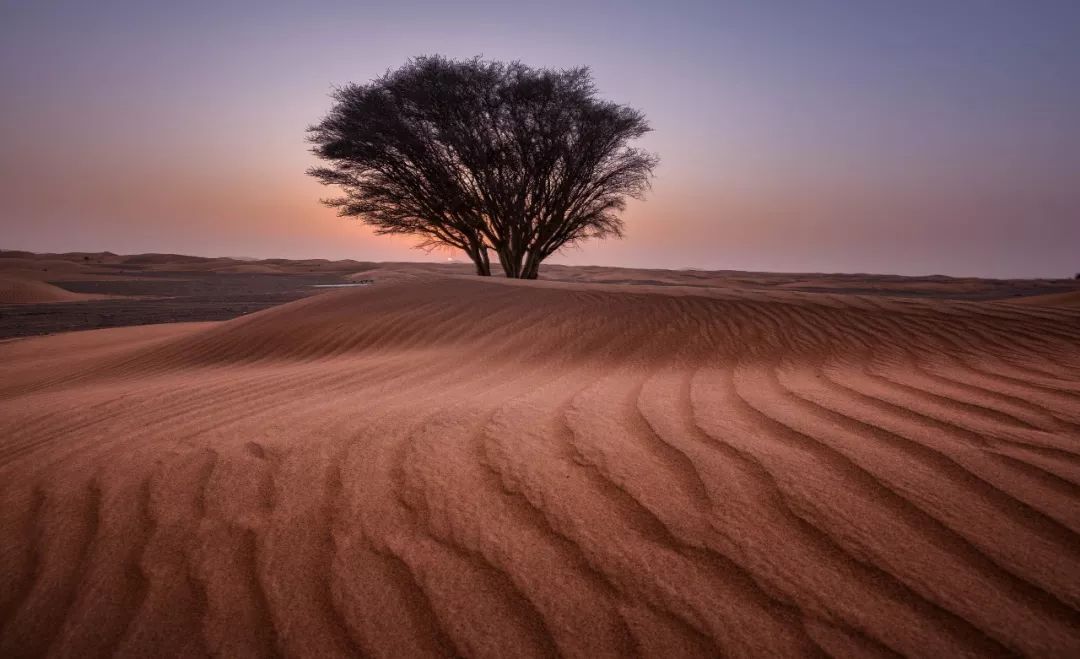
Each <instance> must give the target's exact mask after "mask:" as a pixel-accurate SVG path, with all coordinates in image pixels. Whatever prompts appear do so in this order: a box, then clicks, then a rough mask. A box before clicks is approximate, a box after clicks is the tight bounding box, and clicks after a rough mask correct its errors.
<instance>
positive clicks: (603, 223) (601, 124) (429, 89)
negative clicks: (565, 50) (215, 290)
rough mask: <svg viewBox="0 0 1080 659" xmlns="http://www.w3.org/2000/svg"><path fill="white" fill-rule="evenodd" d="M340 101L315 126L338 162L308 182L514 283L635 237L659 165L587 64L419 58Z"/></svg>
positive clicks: (383, 223) (319, 144)
mask: <svg viewBox="0 0 1080 659" xmlns="http://www.w3.org/2000/svg"><path fill="white" fill-rule="evenodd" d="M333 97H334V105H333V107H332V108H331V110H330V113H329V114H328V115H327V116H326V117H325V118H324V119H323V120H322V121H320V122H319V123H318V124H316V125H314V126H311V127H310V128H309V129H308V133H309V140H310V142H311V143H312V144H314V147H313V149H312V152H313V153H314V154H315V155H317V156H318V157H319V158H321V159H323V160H325V161H327V163H328V165H327V166H325V167H316V168H312V169H310V170H308V173H309V174H311V175H312V176H314V177H315V178H317V179H319V181H321V182H322V183H323V184H326V185H337V186H340V187H341V188H342V189H343V190H344V193H345V194H344V196H342V197H338V198H334V199H328V200H325V201H324V203H326V204H327V205H329V206H332V207H335V208H337V209H338V213H339V215H342V216H353V217H360V218H361V219H362V220H363V221H364V222H366V223H368V224H370V225H372V226H374V227H375V231H376V233H379V234H406V235H415V236H419V237H421V238H422V239H423V242H422V243H421V246H425V247H430V246H436V245H447V246H451V247H456V248H459V249H461V250H463V251H464V252H465V253H466V254H468V255H469V258H471V259H472V260H473V262H474V263H475V264H476V271H477V274H480V275H490V274H491V266H490V261H489V251H491V252H495V254H496V255H497V257H498V259H499V262H500V264H501V265H502V268H503V271H504V272H505V273H506V276H507V277H520V278H527V279H535V278H536V276H537V274H538V272H539V268H540V263H541V262H542V261H543V260H544V259H546V258H547V257H548V256H551V255H552V254H553V253H555V252H556V251H558V250H559V249H561V248H562V247H565V246H568V245H573V244H575V243H578V242H580V241H583V240H586V239H589V238H604V237H607V236H622V229H623V224H622V220H621V219H620V218H619V216H618V213H619V211H621V210H622V209H623V208H624V207H625V204H626V198H627V197H634V198H641V197H642V196H643V194H644V192H645V190H646V189H647V187H648V182H649V178H650V176H651V174H652V169H653V168H654V167H655V166H656V164H657V158H656V156H654V155H652V154H649V153H646V152H644V151H642V150H640V149H637V148H634V147H631V146H629V143H630V142H631V141H632V140H634V139H636V138H639V137H641V136H642V135H644V134H645V133H647V132H648V131H649V130H650V128H649V125H648V123H647V122H646V120H645V116H644V115H643V114H642V113H641V112H640V111H638V110H635V109H632V108H628V107H625V106H621V105H617V104H615V103H611V102H608V101H603V100H601V99H599V98H598V97H597V92H596V88H595V86H594V85H593V83H592V78H591V76H590V73H589V70H588V69H587V68H584V67H582V68H575V69H567V70H549V69H533V68H530V67H528V66H525V65H524V64H521V63H519V62H512V63H509V64H508V63H503V62H494V61H486V60H482V59H480V58H475V59H470V60H464V61H460V60H451V59H447V58H444V57H440V56H434V57H419V58H416V59H412V60H410V61H408V62H407V63H406V64H405V65H404V66H403V67H401V68H400V69H397V70H395V71H391V72H388V73H386V74H385V75H383V76H382V77H380V78H377V79H376V80H374V81H372V82H370V83H368V84H363V85H357V84H350V85H347V86H345V87H343V88H340V89H338V90H336V91H335V93H334V95H333Z"/></svg>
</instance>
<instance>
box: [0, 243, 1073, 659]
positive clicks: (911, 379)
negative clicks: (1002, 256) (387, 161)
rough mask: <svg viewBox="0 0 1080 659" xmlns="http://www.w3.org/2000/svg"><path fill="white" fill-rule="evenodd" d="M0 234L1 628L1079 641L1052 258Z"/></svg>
mask: <svg viewBox="0 0 1080 659" xmlns="http://www.w3.org/2000/svg"><path fill="white" fill-rule="evenodd" d="M471 271H472V270H471V266H468V265H462V264H424V263H415V264H408V263H392V264H391V263H383V264H379V263H362V262H357V261H335V262H331V261H323V260H310V261H288V260H283V259H274V260H249V259H227V258H221V259H208V258H199V257H184V256H175V255H155V254H149V255H137V256H118V255H115V254H111V253H95V254H89V253H87V254H81V253H80V254H47V255H41V254H32V253H29V252H12V251H7V252H0V339H2V341H0V374H2V377H0V656H3V657H36V656H73V657H97V656H122V657H150V656H154V657H157V656H192V657H194V656H207V655H210V656H222V657H254V656H274V655H287V656H298V657H301V656H302V657H314V656H318V657H339V656H340V657H344V656H373V657H421V656H457V655H465V656H476V657H507V656H515V657H517V656H521V657H529V656H556V655H562V656H571V657H601V656H634V655H649V656H718V655H734V656H824V655H832V656H843V657H862V656H866V657H879V656H881V657H884V656H896V655H908V656H924V657H952V656H979V657H985V656H1015V655H1030V656H1059V657H1067V656H1072V657H1076V656H1080V281H1073V280H1066V279H1062V280H986V279H958V278H949V277H941V276H933V277H899V276H885V275H862V274H857V275H820V274H770V273H747V272H729V271H715V272H713V271H700V270H680V271H672V270H636V269H620V268H607V267H570V266H556V265H553V266H545V267H544V268H543V269H542V270H541V279H540V280H538V281H531V282H522V281H511V280H506V279H503V278H502V277H491V278H480V277H476V276H474V275H472V274H471Z"/></svg>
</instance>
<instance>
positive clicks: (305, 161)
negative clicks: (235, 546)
mask: <svg viewBox="0 0 1080 659" xmlns="http://www.w3.org/2000/svg"><path fill="white" fill-rule="evenodd" d="M947 4H948V6H947V7H945V6H943V4H942V3H914V4H912V3H904V4H902V5H898V4H891V3H877V2H872V3H863V2H858V3H856V2H851V3H839V2H832V3H752V4H748V3H731V4H730V5H726V6H725V5H715V4H714V3H690V4H681V3H677V4H674V5H671V4H666V5H664V6H663V8H659V7H655V6H651V5H647V4H641V5H638V6H630V5H626V4H623V3H610V4H584V5H583V4H581V3H572V4H566V5H564V6H562V7H549V6H548V5H546V4H545V5H544V6H543V7H541V6H540V5H535V6H532V7H531V8H524V7H515V6H512V5H511V4H509V3H506V4H503V3H480V4H475V3H473V4H466V5H462V6H461V8H460V9H459V8H458V5H455V9H454V10H453V11H451V10H450V9H448V8H446V7H444V6H443V5H441V4H438V3H432V4H430V5H423V6H420V5H412V6H407V5H404V4H394V5H386V6H384V7H380V8H360V7H359V6H358V5H356V4H355V3H324V4H322V5H321V6H318V7H315V8H310V9H306V10H301V9H299V8H296V7H289V6H286V4H285V3H282V4H281V5H280V6H277V7H273V6H271V7H262V6H260V7H259V8H257V9H255V8H252V7H247V8H245V7H242V6H240V5H235V4H229V5H228V6H227V7H225V8H219V7H218V6H217V5H215V4H210V3H206V4H203V5H201V6H200V7H196V8H193V7H192V6H191V5H189V4H187V3H184V4H183V8H181V7H180V5H177V6H175V7H173V8H166V7H165V6H157V7H151V6H149V5H144V4H143V3H105V4H99V3H5V5H4V8H3V9H2V10H0V12H2V14H0V25H2V27H0V34H2V36H3V38H2V39H0V53H2V62H3V64H2V66H3V68H2V70H0V81H2V84H3V89H4V95H3V96H4V100H3V102H2V105H0V126H2V129H3V135H4V141H5V148H4V149H3V152H2V153H0V223H2V227H3V231H2V234H0V238H2V241H0V242H2V244H0V247H3V248H6V249H28V250H36V251H69V250H85V251H91V250H111V251H114V252H151V251H152V252H177V253H192V254H201V255H229V256H254V257H290V258H301V257H325V258H355V259H360V260H425V259H428V258H432V259H435V260H442V259H445V258H446V257H447V256H456V255H449V254H435V255H431V256H428V255H425V254H424V253H423V252H418V251H415V250H413V249H411V244H412V243H411V242H410V241H409V240H404V239H389V238H376V237H374V236H372V235H371V233H370V231H369V230H367V229H366V228H364V227H363V226H361V225H360V223H358V222H356V221H349V220H343V219H339V218H337V217H335V215H334V212H333V211H332V210H330V209H327V208H324V207H322V206H320V205H319V203H318V200H319V198H320V197H323V196H327V192H328V191H327V190H325V189H323V188H321V187H320V186H319V185H318V184H317V183H316V182H314V181H312V180H310V179H309V178H308V177H305V176H304V175H303V172H304V170H305V168H306V167H308V166H309V165H310V164H311V163H312V157H311V156H310V155H309V154H308V152H307V145H306V144H305V142H304V129H305V128H306V126H307V125H309V124H310V123H312V122H314V121H316V120H317V119H318V118H319V117H320V116H322V114H323V113H324V112H325V111H326V110H327V108H328V107H329V98H328V93H329V92H330V90H331V89H332V86H333V85H335V84H342V83H345V82H348V81H366V80H369V79H371V78H372V77H374V76H376V75H378V74H380V73H382V72H383V71H385V70H386V69H387V68H390V67H395V66H398V65H400V64H401V63H402V62H404V61H405V60H406V59H407V58H408V57H410V56H413V55H418V54H423V53H442V54H446V55H448V56H452V57H467V56H471V55H476V54H483V55H484V56H485V57H493V58H498V59H505V60H511V59H520V60H522V61H524V62H527V63H529V64H532V65H534V66H552V67H562V66H572V65H580V64H586V65H589V66H591V67H592V68H593V72H594V76H595V78H596V80H597V82H598V84H599V86H600V88H601V92H602V93H603V94H604V95H605V96H606V97H608V98H611V99H613V100H615V101H617V102H620V103H626V104H629V105H632V106H634V107H638V108H641V109H642V110H644V111H645V113H646V114H647V116H648V117H649V120H650V122H651V124H652V125H653V127H654V128H655V132H654V133H652V134H651V135H649V136H648V137H647V138H646V139H645V146H646V147H647V148H649V149H650V150H652V151H655V152H656V153H658V154H659V155H660V156H661V165H660V167H659V169H658V170H657V177H656V179H655V180H654V182H653V184H654V189H653V191H652V194H651V195H650V196H649V198H648V200H647V201H646V202H644V203H640V202H634V203H633V204H632V205H631V207H630V208H629V209H628V211H627V212H626V214H625V219H626V223H627V228H628V233H627V237H626V238H625V239H624V240H622V241H606V242H602V243H593V244H588V245H586V246H584V247H582V248H581V249H577V250H571V251H568V252H566V253H565V254H563V255H561V256H560V257H558V258H557V259H555V260H556V261H557V262H563V263H573V264H590V263H593V264H606V265H625V266H643V267H666V268H682V267H701V268H717V269H748V270H773V271H872V272H897V273H906V274H930V273H944V274H960V275H969V274H970V275H987V276H1071V275H1072V273H1073V272H1075V271H1076V270H1077V269H1078V268H1080V260H1078V258H1080V257H1078V255H1077V252H1076V247H1075V246H1076V245H1078V244H1080V186H1078V185H1077V173H1078V172H1080V129H1078V126H1077V120H1076V117H1078V116H1080V86H1078V85H1077V84H1076V81H1077V80H1080V57H1077V53H1076V45H1075V44H1076V43H1078V42H1080V5H1077V4H1076V3H1066V2H1061V3H1056V2H1040V3H1037V5H1028V4H1026V3H974V2H970V3H969V2H957V3H947Z"/></svg>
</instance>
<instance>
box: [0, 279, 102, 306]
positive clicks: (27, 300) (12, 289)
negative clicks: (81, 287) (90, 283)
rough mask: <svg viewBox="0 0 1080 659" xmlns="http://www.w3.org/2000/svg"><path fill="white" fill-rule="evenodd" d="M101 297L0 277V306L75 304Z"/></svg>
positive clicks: (35, 281) (40, 282)
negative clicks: (48, 303)
mask: <svg viewBox="0 0 1080 659" xmlns="http://www.w3.org/2000/svg"><path fill="white" fill-rule="evenodd" d="M104 297H105V296H103V295H92V294H88V293H73V292H71V291H65V290H64V289H62V288H60V287H59V286H53V285H52V284H48V283H45V282H43V281H37V280H34V279H22V278H19V277H10V276H9V277H4V276H0V304H42V303H47V302H77V301H82V300H100V299H102V298H104Z"/></svg>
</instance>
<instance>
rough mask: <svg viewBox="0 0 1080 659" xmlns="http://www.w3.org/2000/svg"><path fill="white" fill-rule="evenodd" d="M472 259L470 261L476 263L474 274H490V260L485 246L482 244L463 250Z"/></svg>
mask: <svg viewBox="0 0 1080 659" xmlns="http://www.w3.org/2000/svg"><path fill="white" fill-rule="evenodd" d="M465 253H466V254H468V255H469V258H470V259H472V262H473V263H474V264H476V274H477V275H478V276H480V277H490V276H491V262H490V261H489V260H488V255H487V248H486V247H484V246H482V245H481V246H480V247H477V248H476V249H473V250H469V251H466V252H465Z"/></svg>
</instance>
